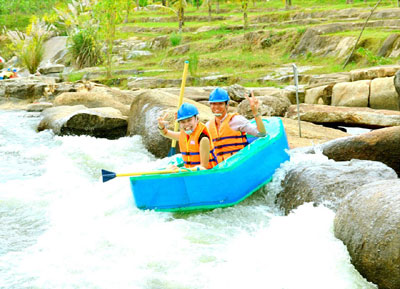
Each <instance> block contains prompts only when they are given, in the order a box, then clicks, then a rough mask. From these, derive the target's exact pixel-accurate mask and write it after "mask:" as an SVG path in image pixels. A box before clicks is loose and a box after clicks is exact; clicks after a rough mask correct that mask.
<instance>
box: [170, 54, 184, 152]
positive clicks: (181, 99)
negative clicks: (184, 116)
mask: <svg viewBox="0 0 400 289" xmlns="http://www.w3.org/2000/svg"><path fill="white" fill-rule="evenodd" d="M188 68H189V61H187V60H186V61H185V66H184V67H183V74H182V83H181V91H180V93H179V102H178V108H177V109H179V108H180V107H181V105H182V102H183V94H184V92H185V85H186V77H187V74H188ZM178 128H179V124H178V122H177V121H175V126H174V131H175V132H177V131H178ZM175 147H176V140H175V139H173V140H172V144H171V149H170V150H169V153H168V156H169V157H170V156H173V155H174V154H176V148H175Z"/></svg>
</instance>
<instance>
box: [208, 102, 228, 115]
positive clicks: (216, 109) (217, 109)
mask: <svg viewBox="0 0 400 289" xmlns="http://www.w3.org/2000/svg"><path fill="white" fill-rule="evenodd" d="M210 107H211V111H212V113H213V114H214V115H215V116H216V117H219V118H223V117H224V116H225V115H226V113H227V109H228V105H227V104H226V102H224V101H222V102H211V103H210Z"/></svg>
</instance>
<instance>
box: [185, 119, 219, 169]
mask: <svg viewBox="0 0 400 289" xmlns="http://www.w3.org/2000/svg"><path fill="white" fill-rule="evenodd" d="M202 133H204V134H205V135H207V136H208V138H209V139H210V155H209V161H208V166H207V169H211V168H213V167H215V166H216V165H217V164H218V161H217V157H216V155H215V153H214V146H213V143H212V141H211V137H210V133H209V132H208V129H207V128H206V126H205V125H204V124H202V123H201V122H199V123H198V124H197V127H196V129H195V130H194V132H192V133H191V134H190V135H187V134H186V133H185V132H184V131H183V130H181V134H180V136H179V149H180V151H181V154H182V159H183V162H184V164H185V167H187V168H191V167H194V166H197V165H200V143H199V137H200V135H201V134H202Z"/></svg>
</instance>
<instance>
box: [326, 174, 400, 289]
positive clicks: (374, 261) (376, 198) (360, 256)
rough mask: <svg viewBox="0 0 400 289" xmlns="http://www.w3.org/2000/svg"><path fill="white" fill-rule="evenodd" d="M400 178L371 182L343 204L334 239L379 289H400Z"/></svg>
mask: <svg viewBox="0 0 400 289" xmlns="http://www.w3.org/2000/svg"><path fill="white" fill-rule="evenodd" d="M399 192H400V179H393V180H386V181H378V182H374V183H369V184H366V185H364V186H361V187H359V188H357V189H355V190H354V191H353V192H352V193H350V194H348V195H347V197H346V198H345V199H344V200H343V201H342V203H341V205H340V206H339V208H338V210H337V213H336V216H335V222H334V231H335V236H336V237H337V238H338V239H340V240H342V241H343V243H344V244H345V245H346V246H347V250H348V251H349V254H350V256H351V260H352V263H353V265H354V267H355V268H356V269H357V270H358V271H359V272H360V273H361V275H363V276H364V277H365V278H366V279H367V280H368V281H370V282H373V283H375V284H377V285H378V286H379V288H380V289H398V288H400V234H399V232H400V194H399Z"/></svg>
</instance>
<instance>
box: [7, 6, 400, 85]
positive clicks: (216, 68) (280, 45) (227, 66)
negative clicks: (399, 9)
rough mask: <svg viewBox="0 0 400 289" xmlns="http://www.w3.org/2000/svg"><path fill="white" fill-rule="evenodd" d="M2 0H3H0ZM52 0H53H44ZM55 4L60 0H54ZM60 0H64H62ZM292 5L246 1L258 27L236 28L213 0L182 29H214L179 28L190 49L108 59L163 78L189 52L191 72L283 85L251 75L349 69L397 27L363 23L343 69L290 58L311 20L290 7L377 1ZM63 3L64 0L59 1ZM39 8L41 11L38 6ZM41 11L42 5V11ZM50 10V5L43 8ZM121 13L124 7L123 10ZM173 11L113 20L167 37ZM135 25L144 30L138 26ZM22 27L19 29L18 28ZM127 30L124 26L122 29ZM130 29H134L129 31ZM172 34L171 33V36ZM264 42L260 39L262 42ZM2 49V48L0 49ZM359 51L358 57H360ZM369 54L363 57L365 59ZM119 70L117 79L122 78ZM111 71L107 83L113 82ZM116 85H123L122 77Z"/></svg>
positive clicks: (233, 13)
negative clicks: (300, 20) (305, 21)
mask: <svg viewBox="0 0 400 289" xmlns="http://www.w3.org/2000/svg"><path fill="white" fill-rule="evenodd" d="M0 1H4V0H0ZM48 1H52V0H48ZM57 2H58V4H59V5H61V4H60V1H57ZM61 2H63V1H61ZM292 2H293V7H291V9H289V10H285V9H284V8H285V7H284V2H283V1H282V0H270V1H268V2H266V1H260V2H257V3H256V6H255V7H254V6H253V2H251V1H250V2H249V13H248V17H249V24H250V25H252V24H258V25H259V26H257V28H251V29H249V30H246V31H243V30H241V29H239V30H235V29H234V28H235V27H238V25H242V24H243V15H242V11H241V6H240V3H239V2H229V3H228V2H222V1H221V2H220V10H221V13H219V14H216V13H215V3H214V5H213V13H212V17H214V18H213V21H211V22H208V21H192V20H191V21H186V22H185V26H184V29H185V28H186V29H191V31H196V30H197V29H198V28H200V27H203V26H212V27H215V28H216V29H215V30H211V31H207V32H201V33H194V32H183V33H182V34H180V35H181V36H182V39H181V40H180V41H179V43H176V45H177V46H178V45H182V44H188V43H189V44H190V46H191V49H190V51H189V52H187V53H186V54H183V55H172V54H171V53H169V50H170V49H172V48H174V47H173V45H172V44H171V42H169V46H168V47H167V48H166V49H163V50H156V51H152V53H153V55H152V56H151V57H138V58H135V59H133V60H131V61H130V62H129V63H126V64H121V65H118V64H115V65H113V69H114V70H120V69H133V68H134V69H139V70H143V71H145V73H144V74H140V76H149V77H159V78H167V79H179V78H181V73H182V67H183V61H184V60H187V59H189V58H191V57H192V59H196V61H198V63H197V67H196V69H195V72H193V73H194V74H195V75H196V77H204V76H209V75H217V74H223V75H229V76H232V77H233V78H232V79H235V77H237V78H240V79H242V82H241V84H242V85H245V86H277V87H280V86H282V84H281V83H275V82H272V81H271V82H267V83H262V84H260V83H258V82H257V81H256V79H258V78H260V77H262V76H265V75H267V74H273V72H274V71H276V70H277V69H278V68H280V67H282V66H283V65H288V64H291V63H296V64H297V65H298V66H312V67H313V68H312V70H310V71H308V72H306V73H307V74H323V73H336V72H342V71H349V70H351V69H356V68H361V67H365V66H367V65H370V64H369V63H373V62H375V63H383V62H385V61H386V59H379V58H376V57H374V53H376V52H377V50H378V48H379V47H380V46H381V44H382V43H383V41H384V40H385V39H386V38H387V37H388V36H389V35H390V34H392V33H399V31H386V30H384V29H380V28H371V27H368V28H366V29H365V31H364V33H363V36H362V38H361V41H360V45H359V46H362V47H364V48H365V49H366V50H364V51H361V54H363V55H361V54H360V52H357V53H358V54H357V57H358V58H357V59H362V57H363V58H364V59H363V60H362V61H357V60H355V61H357V62H351V63H350V64H348V65H347V67H346V68H345V69H343V68H342V64H343V62H344V59H336V58H334V57H319V56H315V55H312V54H311V53H308V54H306V55H305V56H300V57H297V58H291V51H293V49H294V48H295V46H296V44H297V43H298V42H299V40H300V38H301V36H302V35H304V33H305V32H306V30H307V29H308V28H309V27H312V26H316V25H319V24H314V25H295V24H288V23H287V20H290V18H291V17H292V16H293V15H294V14H295V13H299V12H302V13H306V14H307V13H313V12H318V11H329V10H339V9H348V8H363V10H364V11H370V9H371V7H372V6H373V5H375V3H376V1H375V0H374V1H372V0H368V1H367V3H364V1H362V0H354V2H355V3H354V4H352V5H346V4H345V2H346V0H292ZM396 2H397V1H394V0H392V1H390V0H383V1H382V2H381V4H380V5H379V9H384V8H395V7H396V6H397V5H396V4H397V3H396ZM64 5H65V4H64ZM42 12H43V11H42ZM44 12H46V11H44ZM47 12H49V11H47ZM122 15H123V16H124V13H122ZM185 16H188V17H192V16H201V17H205V19H207V17H208V11H207V8H206V7H204V6H203V7H200V9H196V7H193V6H192V5H190V4H189V5H188V6H187V8H186V9H185ZM217 16H223V17H225V19H224V20H215V19H216V18H215V17H217ZM156 17H159V18H160V20H162V21H164V22H149V19H154V18H156ZM175 17H176V15H175V14H174V13H171V12H167V11H144V10H142V11H136V12H133V11H132V12H131V13H130V16H129V21H130V22H129V23H124V24H120V25H118V29H117V38H120V39H128V38H131V37H136V38H138V39H141V40H143V41H151V40H152V39H153V38H155V37H157V36H164V35H167V36H169V37H170V38H171V35H172V32H174V33H177V30H178V23H177V22H176V20H174V19H175ZM258 17H265V18H268V19H271V23H256V18H258ZM322 20H324V21H321V24H329V23H335V21H336V20H335V19H329V20H328V21H326V20H327V19H322ZM363 21H364V20H363V19H360V20H354V21H353V22H360V23H363ZM6 22H9V23H12V24H11V25H13V27H21V28H24V27H26V25H27V23H28V22H29V15H25V16H23V15H22V16H21V17H15V16H14V15H1V14H0V26H1V25H2V24H3V25H4V23H6ZM262 26H264V27H262ZM123 28H127V29H131V30H130V31H131V32H126V31H122V29H123ZM140 29H142V30H143V32H139V31H140ZM22 30H23V29H22ZM127 31H129V30H127ZM133 31H134V32H133ZM359 32H360V30H352V31H344V32H338V33H333V34H326V35H325V37H331V36H338V37H349V36H351V37H354V38H356V37H358V35H359ZM245 33H255V34H256V33H264V36H263V37H266V39H263V40H265V41H266V43H267V45H266V46H267V47H265V48H264V49H262V48H261V47H260V45H259V43H253V42H248V41H243V40H240V39H241V36H243V35H244V34H245ZM172 38H173V37H172ZM264 43H265V42H264ZM0 52H1V51H0ZM360 57H361V58H360ZM367 58H368V59H367ZM397 61H398V59H389V60H388V62H389V63H396V62H397ZM83 75H84V74H83V73H74V74H71V75H70V76H69V80H70V81H75V80H80V79H82V77H83ZM124 77H126V76H124V75H121V79H124ZM117 82H118V81H117V80H116V76H115V75H114V77H113V79H112V80H111V81H110V82H104V83H107V84H112V85H116V84H117ZM118 85H119V86H121V87H123V86H124V85H125V86H126V83H125V82H124V81H121V82H120V84H118Z"/></svg>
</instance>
